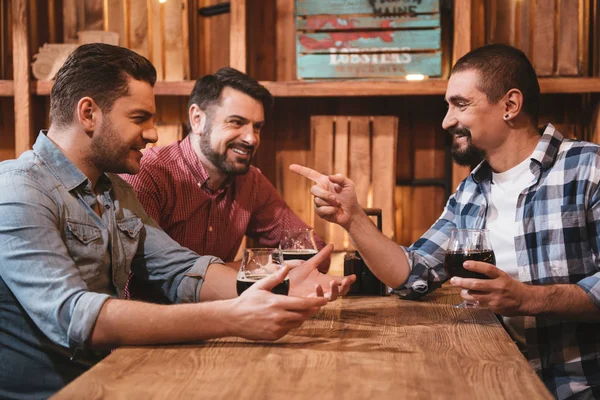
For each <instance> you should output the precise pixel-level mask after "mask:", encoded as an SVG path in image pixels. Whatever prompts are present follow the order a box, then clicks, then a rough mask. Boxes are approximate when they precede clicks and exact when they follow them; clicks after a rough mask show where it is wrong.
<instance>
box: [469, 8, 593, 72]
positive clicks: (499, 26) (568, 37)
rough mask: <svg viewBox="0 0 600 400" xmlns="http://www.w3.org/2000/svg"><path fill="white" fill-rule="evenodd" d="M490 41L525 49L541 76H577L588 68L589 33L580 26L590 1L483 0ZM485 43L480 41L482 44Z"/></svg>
mask: <svg viewBox="0 0 600 400" xmlns="http://www.w3.org/2000/svg"><path fill="white" fill-rule="evenodd" d="M477 1H479V7H478V8H479V9H481V7H482V4H484V8H485V13H486V16H485V21H486V24H485V26H486V27H487V35H486V37H487V39H486V40H487V43H504V44H510V45H513V46H516V47H518V48H520V49H521V50H523V52H524V53H525V54H527V56H528V57H529V59H530V60H531V62H532V64H533V65H534V67H535V69H536V72H537V73H538V75H539V76H554V75H559V76H575V75H583V74H584V72H585V71H587V66H586V65H584V64H585V60H587V57H588V54H587V44H588V37H587V34H585V33H583V32H582V31H581V29H583V28H584V26H582V23H581V22H582V21H583V16H584V14H585V15H587V13H588V11H587V8H588V7H589V2H588V1H587V0H529V1H505V0H485V3H482V0H477ZM482 44H483V43H478V45H482Z"/></svg>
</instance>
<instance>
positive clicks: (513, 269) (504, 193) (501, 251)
mask: <svg viewBox="0 0 600 400" xmlns="http://www.w3.org/2000/svg"><path fill="white" fill-rule="evenodd" d="M530 164H531V160H530V158H529V157H527V158H526V159H525V161H523V162H522V163H520V164H519V165H517V166H515V167H513V168H511V169H509V170H508V171H505V172H502V173H499V174H497V173H492V185H491V194H490V200H489V204H488V212H487V223H486V228H487V229H488V230H489V231H490V240H491V242H492V248H493V249H494V254H495V256H496V266H497V267H498V268H499V269H501V270H503V271H504V272H506V273H507V274H508V275H510V276H511V277H512V278H514V279H517V280H518V279H519V268H518V264H517V252H516V250H515V239H514V238H515V236H517V234H518V232H517V231H518V225H517V222H515V216H516V212H517V200H518V199H519V195H520V194H521V192H522V191H523V190H525V189H526V188H527V187H529V186H530V185H531V183H532V182H533V181H534V179H535V176H534V175H533V174H532V173H531V170H530V169H529V165H530ZM502 318H503V320H504V323H505V325H506V327H507V329H508V330H509V331H510V333H511V335H512V336H513V338H514V339H515V340H516V341H517V342H518V343H520V344H522V345H524V344H525V326H524V317H502Z"/></svg>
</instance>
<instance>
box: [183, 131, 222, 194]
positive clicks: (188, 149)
mask: <svg viewBox="0 0 600 400" xmlns="http://www.w3.org/2000/svg"><path fill="white" fill-rule="evenodd" d="M191 136H192V134H189V135H187V136H186V138H185V139H183V140H182V141H181V145H180V147H181V153H182V155H183V160H184V162H185V163H186V164H187V166H188V168H189V171H191V172H192V174H193V175H194V177H195V178H196V180H197V181H198V186H200V187H202V188H204V189H206V190H208V191H210V192H213V191H212V190H211V188H210V185H209V183H210V175H208V171H207V170H206V167H205V166H204V164H202V163H201V162H200V160H199V159H198V155H197V154H196V152H195V151H194V148H193V147H192V142H191V140H190V137H191ZM231 182H232V179H231V177H228V178H227V179H226V180H225V182H224V183H223V185H222V186H221V187H220V188H218V189H217V190H215V191H214V193H220V192H221V191H222V190H225V189H227V187H228V186H229V185H230V184H231Z"/></svg>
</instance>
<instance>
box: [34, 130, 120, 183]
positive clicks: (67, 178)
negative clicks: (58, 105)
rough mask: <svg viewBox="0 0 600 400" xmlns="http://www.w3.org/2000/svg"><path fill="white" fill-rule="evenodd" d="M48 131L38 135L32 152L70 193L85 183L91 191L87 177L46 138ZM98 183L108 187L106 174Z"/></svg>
mask: <svg viewBox="0 0 600 400" xmlns="http://www.w3.org/2000/svg"><path fill="white" fill-rule="evenodd" d="M47 133H48V131H47V130H42V131H40V134H39V135H38V137H37V139H36V141H35V143H34V145H33V151H34V153H36V154H37V155H38V157H40V159H41V160H42V161H43V162H44V164H46V166H47V167H48V169H49V170H50V172H51V173H52V175H54V177H55V178H56V179H58V180H59V181H60V183H62V184H63V186H65V188H67V190H68V191H71V190H73V189H75V188H77V187H79V186H80V185H82V184H83V183H86V184H87V186H88V188H89V190H90V191H92V188H91V186H90V185H91V183H90V181H89V179H88V177H87V176H85V175H84V173H83V172H81V170H80V169H79V168H77V167H76V166H75V164H73V162H72V161H71V160H69V158H68V157H67V156H66V155H65V154H64V153H63V152H62V151H61V150H60V149H59V148H58V146H57V145H56V144H55V143H54V142H53V141H52V140H51V139H50V138H48V136H47ZM98 183H100V184H101V185H103V186H107V187H110V185H111V181H110V179H109V178H108V177H107V176H106V174H102V175H100V178H99V179H98Z"/></svg>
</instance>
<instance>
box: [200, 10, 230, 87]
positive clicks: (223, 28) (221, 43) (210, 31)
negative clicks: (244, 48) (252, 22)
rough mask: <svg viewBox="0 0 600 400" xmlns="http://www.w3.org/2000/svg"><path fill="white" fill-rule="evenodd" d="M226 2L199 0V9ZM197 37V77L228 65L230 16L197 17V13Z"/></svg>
mask: <svg viewBox="0 0 600 400" xmlns="http://www.w3.org/2000/svg"><path fill="white" fill-rule="evenodd" d="M227 1H228V0H200V1H199V4H198V6H199V7H208V6H212V5H216V4H222V3H227ZM196 15H197V17H196V18H197V20H196V23H197V24H198V35H199V37H197V38H196V39H197V41H196V44H197V47H196V48H195V51H197V52H198V62H199V69H198V71H197V72H198V76H197V77H200V76H203V75H206V74H212V73H215V72H216V71H217V70H218V69H219V68H222V67H226V66H228V65H229V53H230V51H229V34H230V32H229V24H230V15H229V14H221V15H215V16H212V17H204V16H199V15H198V13H197V11H196Z"/></svg>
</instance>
